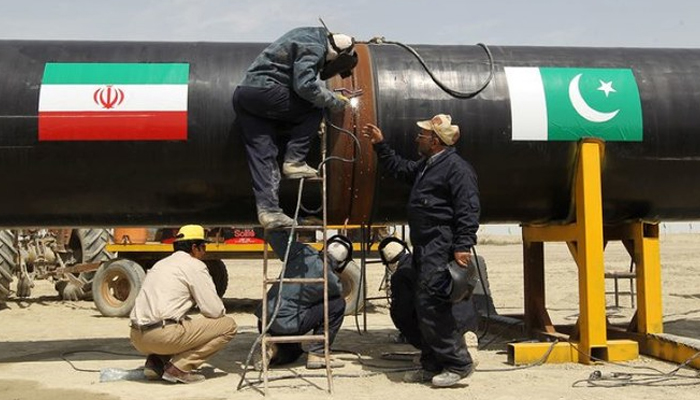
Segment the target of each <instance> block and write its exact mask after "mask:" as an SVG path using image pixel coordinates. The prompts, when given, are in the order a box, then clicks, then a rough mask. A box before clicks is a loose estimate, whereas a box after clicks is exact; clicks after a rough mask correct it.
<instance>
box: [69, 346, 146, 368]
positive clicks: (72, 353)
mask: <svg viewBox="0 0 700 400" xmlns="http://www.w3.org/2000/svg"><path fill="white" fill-rule="evenodd" d="M81 353H100V354H109V355H113V356H124V357H134V358H142V357H143V355H142V354H136V353H118V352H115V351H107V350H73V351H64V352H63V353H61V355H60V356H59V357H60V358H61V360H63V361H65V362H67V363H68V365H70V366H71V367H72V368H73V369H74V370H76V371H78V372H101V370H99V369H86V368H78V367H76V366H75V364H73V362H72V361H71V360H69V359H68V356H72V355H74V354H81Z"/></svg>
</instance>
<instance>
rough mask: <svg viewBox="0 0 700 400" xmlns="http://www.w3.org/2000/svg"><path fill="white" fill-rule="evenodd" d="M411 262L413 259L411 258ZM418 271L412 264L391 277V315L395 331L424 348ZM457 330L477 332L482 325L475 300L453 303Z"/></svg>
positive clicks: (401, 268) (400, 267)
mask: <svg viewBox="0 0 700 400" xmlns="http://www.w3.org/2000/svg"><path fill="white" fill-rule="evenodd" d="M409 260H410V258H409ZM416 280H417V273H416V270H415V269H414V268H413V266H412V265H411V264H410V263H407V264H406V265H399V267H398V269H397V270H396V271H395V272H394V273H393V274H392V275H391V307H390V308H389V314H390V315H391V320H392V321H393V322H394V325H395V326H396V328H397V329H398V330H399V331H400V332H401V334H403V336H404V337H405V338H406V341H407V342H408V343H409V344H411V345H412V346H413V347H415V348H417V349H420V348H421V333H420V328H419V324H418V314H417V313H416ZM452 315H453V317H454V319H455V325H456V327H457V331H459V333H460V334H462V335H463V334H464V333H465V332H467V331H472V332H475V331H476V330H477V328H478V326H479V319H478V314H477V312H476V308H475V305H474V300H473V298H471V297H470V298H469V299H467V300H462V301H460V302H458V303H453V304H452Z"/></svg>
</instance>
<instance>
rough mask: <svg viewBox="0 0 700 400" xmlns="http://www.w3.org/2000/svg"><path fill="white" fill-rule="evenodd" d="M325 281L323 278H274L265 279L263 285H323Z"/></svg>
mask: <svg viewBox="0 0 700 400" xmlns="http://www.w3.org/2000/svg"><path fill="white" fill-rule="evenodd" d="M323 281H325V279H323V278H282V279H280V278H274V279H266V280H265V283H267V284H268V285H270V284H274V283H278V282H284V283H323Z"/></svg>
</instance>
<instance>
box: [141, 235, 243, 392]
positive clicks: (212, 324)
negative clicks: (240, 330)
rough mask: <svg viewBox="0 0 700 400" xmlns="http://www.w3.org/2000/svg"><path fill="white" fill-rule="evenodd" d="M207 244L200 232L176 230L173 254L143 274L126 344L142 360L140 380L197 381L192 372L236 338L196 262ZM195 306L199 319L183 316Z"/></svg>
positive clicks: (202, 267) (203, 268)
mask: <svg viewBox="0 0 700 400" xmlns="http://www.w3.org/2000/svg"><path fill="white" fill-rule="evenodd" d="M207 242H208V240H207V239H206V237H205V236H204V228H202V227H201V226H199V225H185V226H183V227H182V228H180V230H179V232H178V234H177V236H176V238H175V242H174V244H173V248H174V249H173V250H174V252H173V254H171V255H170V256H168V257H166V258H164V259H162V260H160V261H158V262H157V263H156V264H155V265H154V266H153V268H151V269H150V270H149V271H148V273H147V274H146V278H145V279H144V281H143V285H142V286H141V291H140V292H139V294H138V296H137V297H136V303H135V304H134V308H133V310H132V311H131V315H130V318H131V343H132V344H133V346H134V347H135V348H136V350H138V351H139V352H141V353H143V354H147V355H148V357H147V358H146V365H145V367H144V374H145V375H146V378H148V379H149V380H157V379H160V378H162V379H164V380H166V381H169V382H174V383H175V382H182V383H195V382H200V381H203V380H204V376H203V375H201V374H197V373H194V372H192V371H193V370H195V369H197V368H198V367H199V366H200V365H202V364H203V363H204V362H205V361H206V360H207V359H208V358H209V357H211V356H212V355H213V354H214V353H216V352H218V351H219V350H221V349H222V348H223V347H224V346H225V345H226V343H228V342H230V341H231V339H233V336H234V335H235V334H236V328H237V327H236V322H235V321H234V320H233V318H231V317H228V316H226V310H225V309H224V304H223V302H222V301H221V299H220V298H219V296H218V295H217V293H216V288H215V286H214V281H213V280H212V277H211V275H209V271H208V269H207V266H206V265H205V264H204V263H203V262H202V261H201V259H202V257H203V256H204V253H205V252H206V243H207ZM195 305H196V306H197V308H199V311H200V312H201V314H202V316H203V317H200V318H197V317H195V318H190V317H188V316H187V312H188V311H190V310H191V309H192V307H194V306H195Z"/></svg>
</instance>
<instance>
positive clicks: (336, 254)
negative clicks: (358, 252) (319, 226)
mask: <svg viewBox="0 0 700 400" xmlns="http://www.w3.org/2000/svg"><path fill="white" fill-rule="evenodd" d="M326 254H327V255H328V259H329V261H331V264H332V267H333V269H334V270H335V271H336V272H338V273H340V272H342V271H343V269H345V266H346V265H348V263H349V262H350V260H352V242H350V239H348V238H347V237H345V236H343V235H333V236H331V237H330V238H329V239H328V240H327V241H326Z"/></svg>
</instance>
